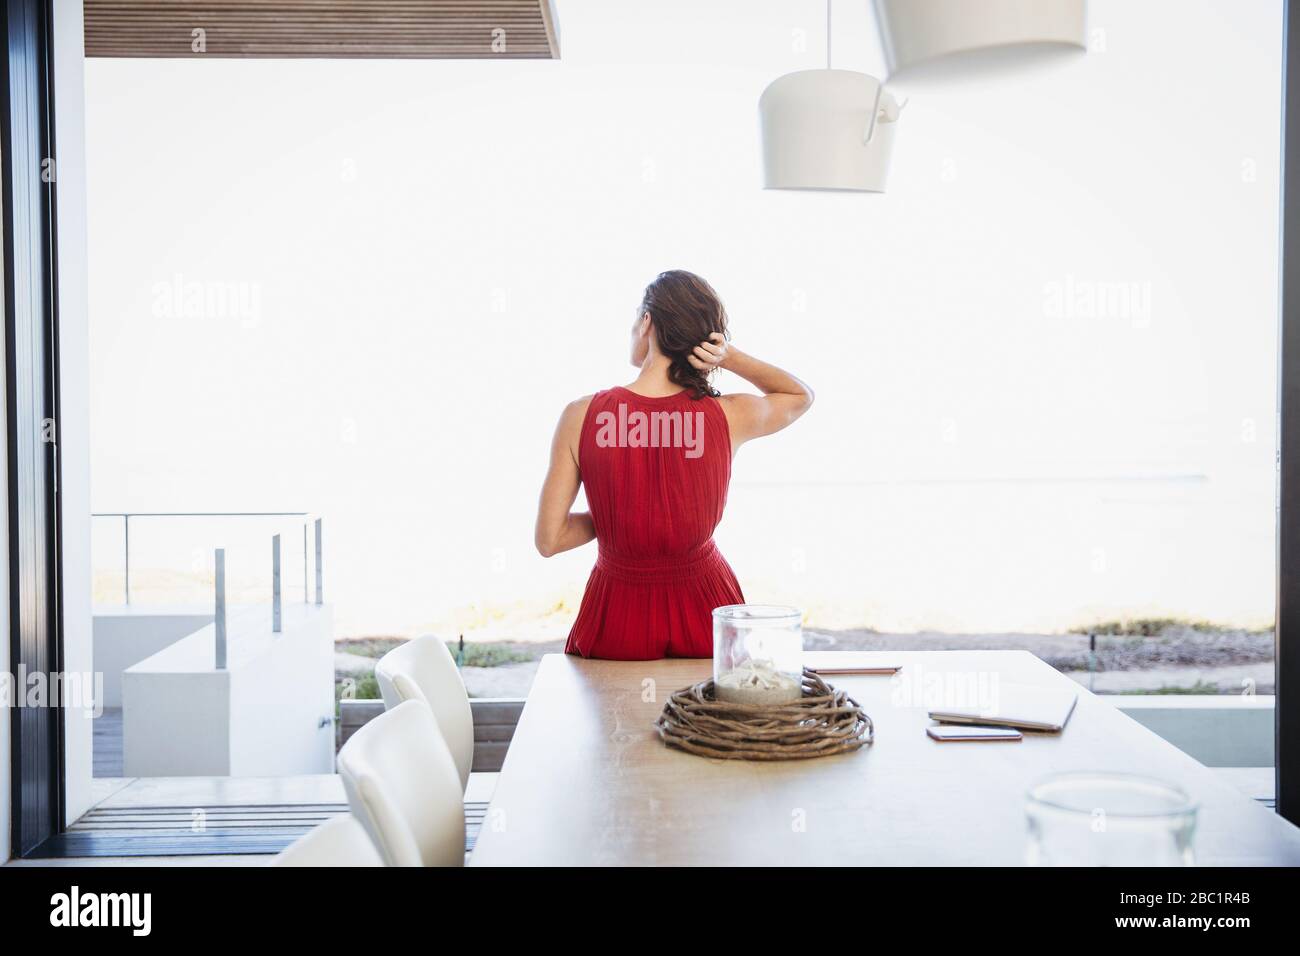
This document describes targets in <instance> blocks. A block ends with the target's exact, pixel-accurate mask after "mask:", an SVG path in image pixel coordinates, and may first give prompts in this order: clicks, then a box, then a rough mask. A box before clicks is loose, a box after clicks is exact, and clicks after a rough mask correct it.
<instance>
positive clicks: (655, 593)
mask: <svg viewBox="0 0 1300 956" xmlns="http://www.w3.org/2000/svg"><path fill="white" fill-rule="evenodd" d="M632 364H633V365H635V366H637V367H638V368H639V369H640V370H641V372H640V374H639V375H638V376H637V377H636V379H635V380H634V381H633V382H632V383H631V384H630V385H627V386H616V387H614V388H611V389H607V390H606V391H603V392H597V393H596V394H595V395H588V396H586V397H585V398H580V399H578V400H577V401H576V402H571V403H570V404H569V406H568V407H567V408H565V410H564V414H563V415H561V416H560V424H559V426H558V427H557V428H556V430H555V438H554V440H553V442H552V444H551V466H550V470H549V471H548V472H547V475H546V483H545V484H544V485H543V486H542V497H541V502H540V504H539V505H538V509H537V531H536V539H537V550H538V551H540V552H541V554H542V555H543V556H544V557H550V556H551V555H553V554H559V553H560V552H561V551H568V550H570V549H571V548H576V547H579V546H580V545H584V544H586V543H587V542H588V541H590V540H591V539H592V538H595V539H596V541H597V543H598V545H599V551H598V553H597V558H596V566H595V568H594V569H593V570H592V572H591V577H590V578H589V579H588V581H587V591H586V593H585V594H584V595H583V598H582V607H581V608H580V609H579V611H578V618H577V620H576V621H575V622H574V624H573V630H572V631H570V632H569V641H568V644H567V646H566V647H565V651H566V652H567V653H570V654H581V655H582V656H583V657H601V658H609V659H614V660H655V659H658V658H661V657H709V656H711V655H712V653H713V626H712V612H713V609H714V608H715V607H721V606H722V605H725V604H742V603H744V600H745V599H744V596H743V595H742V594H741V593H740V585H739V584H738V583H737V582H736V576H735V574H734V573H733V572H732V570H731V567H730V566H729V565H728V564H727V562H726V561H725V560H724V559H723V557H722V555H721V553H719V551H718V549H717V547H716V546H715V545H714V543H713V529H714V528H715V527H717V524H718V522H719V521H720V520H721V518H722V509H723V506H724V505H725V504H726V501H727V484H728V482H729V481H730V479H731V460H732V457H733V456H734V455H735V453H736V450H737V449H738V448H740V446H741V445H743V444H744V443H745V442H747V441H750V440H751V439H754V438H760V437H762V436H763V435H770V434H772V433H773V432H777V431H780V430H781V429H782V428H785V427H786V426H787V425H789V424H790V423H791V422H793V421H794V420H795V419H796V418H798V417H799V416H800V415H802V414H803V413H804V412H806V411H807V410H808V407H809V406H810V405H812V401H813V393H812V390H811V389H810V388H808V386H806V385H804V384H803V382H801V381H799V380H798V379H797V378H795V377H794V376H793V375H791V374H789V373H788V372H783V371H782V370H781V369H779V368H777V367H776V366H774V365H768V364H767V363H766V362H761V361H759V360H758V359H756V358H754V357H752V356H750V355H746V354H745V353H744V352H741V351H740V350H739V349H737V348H736V347H735V346H733V345H731V344H729V343H728V341H727V313H726V310H725V309H724V308H723V307H722V302H721V301H720V300H719V299H718V296H717V293H715V292H714V291H713V289H712V287H711V286H710V285H709V284H708V283H707V282H705V281H704V280H703V279H701V278H700V277H699V276H696V275H692V274H691V273H689V272H680V271H674V272H665V273H663V274H661V275H660V276H659V277H658V278H657V279H655V281H654V282H652V283H650V285H649V286H648V287H647V288H646V290H645V296H644V297H643V298H642V300H641V309H640V311H639V312H638V313H637V320H636V322H635V323H634V324H633V326H632ZM719 368H725V369H726V370H727V371H729V372H733V373H735V374H736V375H739V376H740V377H741V378H743V379H746V380H747V381H748V382H750V383H751V384H752V385H754V386H756V387H757V388H758V389H759V391H761V392H762V393H763V394H762V395H761V396H759V395H748V394H740V395H720V394H719V393H718V391H717V390H716V389H714V388H713V386H712V385H711V384H710V382H709V379H710V376H711V375H712V373H713V371H714V370H715V369H719ZM580 483H581V484H582V485H584V486H585V487H586V492H587V504H588V506H589V507H590V508H591V511H590V513H588V512H571V511H570V510H569V509H570V508H571V507H572V506H573V502H574V499H575V498H576V497H577V494H578V485H579V484H580Z"/></svg>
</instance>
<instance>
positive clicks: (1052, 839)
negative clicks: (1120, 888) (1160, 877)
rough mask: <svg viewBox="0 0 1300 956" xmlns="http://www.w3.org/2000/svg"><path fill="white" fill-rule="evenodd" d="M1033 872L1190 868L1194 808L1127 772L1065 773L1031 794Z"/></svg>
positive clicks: (1181, 794) (1177, 794) (1029, 857)
mask: <svg viewBox="0 0 1300 956" xmlns="http://www.w3.org/2000/svg"><path fill="white" fill-rule="evenodd" d="M1026 813H1027V814H1028V817H1029V848H1028V852H1027V854H1026V862H1027V863H1028V864H1029V865H1030V866H1192V865H1193V864H1194V860H1193V856H1192V837H1193V835H1194V834H1195V832H1196V804H1195V803H1194V802H1192V800H1191V798H1190V797H1188V795H1187V793H1186V792H1185V791H1184V790H1182V788H1180V787H1177V786H1174V785H1173V784H1170V783H1165V782H1164V781H1163V780H1157V779H1155V778H1153V777H1143V776H1140V775H1138V774H1128V773H1097V772H1082V773H1059V774H1053V775H1052V776H1050V777H1047V778H1045V779H1044V780H1042V781H1040V782H1039V783H1038V784H1036V785H1035V786H1034V787H1032V788H1031V789H1030V791H1029V795H1028V804H1027V807H1026Z"/></svg>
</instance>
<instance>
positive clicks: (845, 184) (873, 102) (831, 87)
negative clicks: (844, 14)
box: [758, 0, 900, 193]
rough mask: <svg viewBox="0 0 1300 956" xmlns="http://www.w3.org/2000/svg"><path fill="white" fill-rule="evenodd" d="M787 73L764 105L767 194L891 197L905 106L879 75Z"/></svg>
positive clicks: (774, 83)
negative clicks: (891, 166) (780, 191)
mask: <svg viewBox="0 0 1300 956" xmlns="http://www.w3.org/2000/svg"><path fill="white" fill-rule="evenodd" d="M830 38H831V24H830V3H829V0H828V3H827V5H826V69H824V70H800V71H798V72H796V73H787V74H786V75H785V76H781V77H778V78H777V79H775V80H773V81H772V82H771V83H770V84H768V87H767V89H765V90H764V91H763V95H762V96H761V97H760V98H759V101H758V113H759V125H760V128H761V131H762V138H763V186H764V188H766V189H806V190H846V191H851V192H873V193H879V192H884V191H885V182H886V180H887V178H888V175H889V158H890V155H891V153H892V152H893V148H894V130H895V127H896V125H897V123H898V114H899V110H900V107H899V105H898V101H897V100H895V99H894V97H893V96H892V95H891V94H890V93H889V91H888V90H886V89H885V88H884V84H883V83H882V82H881V81H880V80H878V79H876V78H875V77H874V76H869V75H868V74H866V73H855V72H853V71H851V70H833V69H831V68H830Z"/></svg>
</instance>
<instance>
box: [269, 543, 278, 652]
mask: <svg viewBox="0 0 1300 956" xmlns="http://www.w3.org/2000/svg"><path fill="white" fill-rule="evenodd" d="M271 631H272V633H275V634H279V633H280V536H279V535H278V534H273V535H271Z"/></svg>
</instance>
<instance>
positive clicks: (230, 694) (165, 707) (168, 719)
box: [122, 603, 334, 777]
mask: <svg viewBox="0 0 1300 956" xmlns="http://www.w3.org/2000/svg"><path fill="white" fill-rule="evenodd" d="M270 613H271V612H270V607H269V606H266V607H260V608H245V609H240V610H239V611H238V612H235V613H232V614H231V616H230V617H229V619H228V620H227V634H228V637H227V645H228V650H227V667H226V669H225V670H215V669H213V648H214V646H215V632H214V628H213V626H212V625H211V624H208V625H205V626H203V627H201V628H199V629H198V630H196V631H195V632H194V633H192V634H190V635H188V636H186V637H184V638H182V639H181V640H179V641H176V642H174V643H172V644H170V645H168V646H167V647H166V648H164V649H163V650H161V651H159V652H157V653H156V654H153V655H151V656H150V657H148V658H145V659H144V660H142V661H140V662H138V663H136V664H134V665H132V666H131V667H129V668H127V669H126V670H125V671H124V672H123V673H122V701H123V706H122V759H123V764H124V772H125V774H126V775H127V776H128V777H180V776H196V775H197V776H226V775H230V776H263V777H278V776H287V775H293V774H312V773H331V772H333V769H334V729H333V723H332V721H331V722H329V723H327V724H326V725H325V726H324V727H322V726H320V720H321V718H322V717H324V718H329V717H332V716H333V713H334V633H333V626H332V623H331V620H332V614H331V609H330V608H329V606H328V605H326V606H323V607H317V606H316V605H307V604H299V603H291V604H286V605H285V606H284V613H283V616H282V621H283V629H282V631H281V632H280V633H279V634H275V633H272V631H271V620H270Z"/></svg>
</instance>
